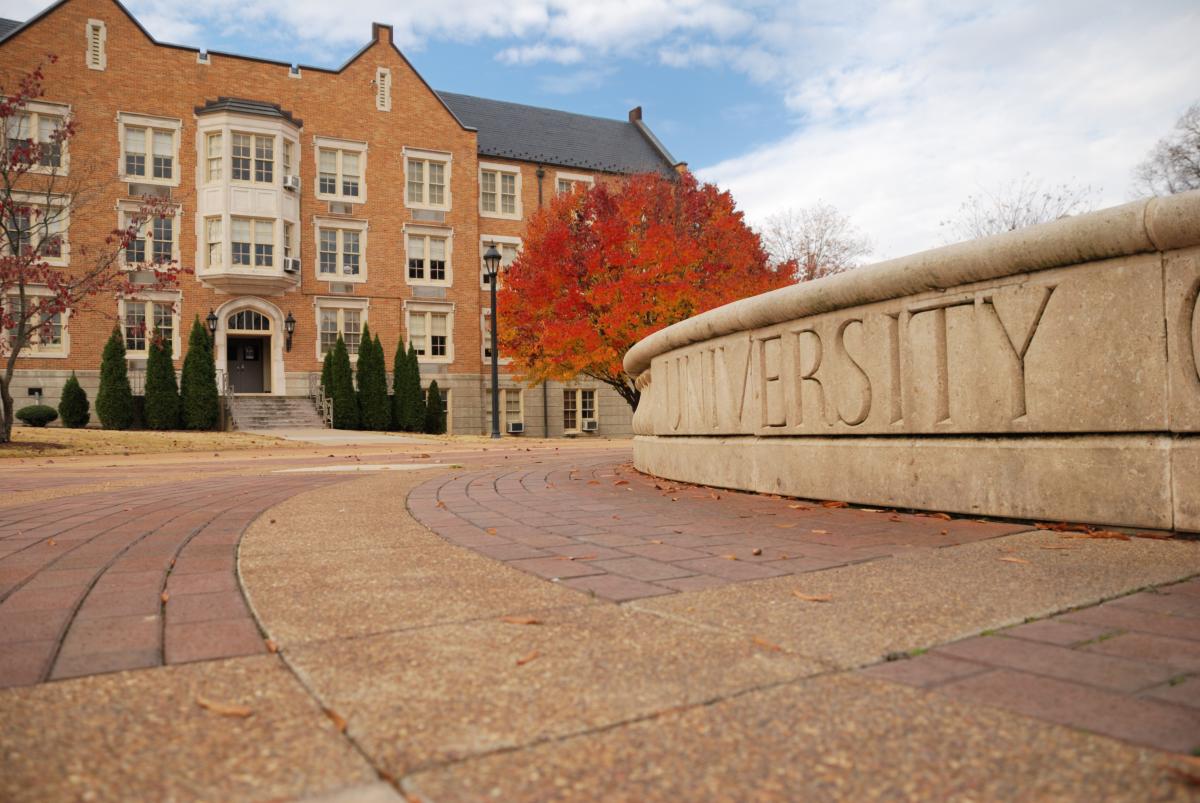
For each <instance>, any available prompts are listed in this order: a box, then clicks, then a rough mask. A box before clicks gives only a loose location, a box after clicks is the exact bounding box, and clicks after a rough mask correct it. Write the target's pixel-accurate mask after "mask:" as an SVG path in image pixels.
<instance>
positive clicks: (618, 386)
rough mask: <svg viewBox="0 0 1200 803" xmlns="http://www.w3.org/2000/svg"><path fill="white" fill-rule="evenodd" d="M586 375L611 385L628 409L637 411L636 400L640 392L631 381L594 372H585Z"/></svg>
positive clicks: (640, 397) (638, 400) (640, 394)
mask: <svg viewBox="0 0 1200 803" xmlns="http://www.w3.org/2000/svg"><path fill="white" fill-rule="evenodd" d="M587 376H590V377H591V378H592V379H598V380H599V381H601V382H603V383H604V384H606V385H608V386H609V387H611V388H612V389H613V390H615V391H616V392H617V395H618V396H620V397H621V398H622V399H624V400H625V402H626V403H627V404H628V405H629V409H630V410H632V411H633V412H635V413H636V412H637V408H638V402H640V401H641V400H642V392H641V391H640V390H638V389H637V388H636V387H635V386H634V384H633V383H632V382H628V381H626V380H625V379H624V378H621V379H613V378H612V377H607V376H597V375H596V374H587Z"/></svg>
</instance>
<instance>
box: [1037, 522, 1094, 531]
mask: <svg viewBox="0 0 1200 803" xmlns="http://www.w3.org/2000/svg"><path fill="white" fill-rule="evenodd" d="M1033 526H1034V527H1036V528H1037V529H1039V530H1053V531H1054V532H1056V533H1090V532H1091V531H1092V528H1091V527H1089V526H1087V525H1086V524H1068V523H1066V522H1065V521H1060V522H1058V523H1057V524H1047V523H1045V522H1040V521H1039V522H1034V525H1033Z"/></svg>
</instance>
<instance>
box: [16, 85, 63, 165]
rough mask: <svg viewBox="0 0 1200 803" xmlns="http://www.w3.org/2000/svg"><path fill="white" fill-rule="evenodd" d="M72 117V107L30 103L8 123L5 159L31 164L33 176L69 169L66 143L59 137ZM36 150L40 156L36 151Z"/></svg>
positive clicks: (36, 102)
mask: <svg viewBox="0 0 1200 803" xmlns="http://www.w3.org/2000/svg"><path fill="white" fill-rule="evenodd" d="M69 113H70V107H69V106H63V105H60V104H56V103H42V102H38V101H27V102H26V103H25V105H24V106H23V107H22V110H21V111H19V112H14V113H13V114H12V115H10V116H9V117H8V119H7V121H6V125H5V131H4V155H5V156H6V157H7V158H8V159H10V160H11V159H14V158H15V159H16V160H17V161H20V162H24V163H30V164H31V169H32V170H33V171H34V172H51V171H57V169H58V168H63V167H66V161H65V159H64V154H63V143H62V142H61V141H60V140H59V138H58V137H57V136H56V132H58V131H59V130H60V129H61V128H62V127H63V121H64V120H65V119H66V117H67V115H68V114H69ZM35 146H36V148H37V153H34V151H33V149H34V147H35Z"/></svg>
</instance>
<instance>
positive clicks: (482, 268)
mask: <svg viewBox="0 0 1200 803" xmlns="http://www.w3.org/2000/svg"><path fill="white" fill-rule="evenodd" d="M492 243H495V244H496V245H515V246H516V247H517V254H518V255H519V254H520V253H521V238H520V237H512V236H509V235H506V234H505V235H501V234H481V235H479V289H480V290H490V289H491V285H490V284H488V283H487V282H485V281H484V280H483V277H484V275H485V274H486V272H487V266H486V265H484V264H483V255H484V254H486V253H487V250H488V246H489V245H491V244H492ZM503 286H504V285H502V284H497V285H496V289H497V290H499V289H500V288H501V287H503Z"/></svg>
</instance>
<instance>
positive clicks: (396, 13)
mask: <svg viewBox="0 0 1200 803" xmlns="http://www.w3.org/2000/svg"><path fill="white" fill-rule="evenodd" d="M127 5H128V7H129V8H130V10H131V11H132V12H133V13H134V14H135V15H136V16H137V17H138V18H139V19H140V20H141V21H142V23H143V24H144V25H145V26H146V28H147V29H149V31H150V32H151V33H152V34H153V35H154V36H155V37H157V38H159V39H160V40H164V41H168V42H176V43H179V44H186V45H192V46H197V47H206V48H209V49H213V50H224V51H231V52H235V53H241V54H246V55H255V56H261V57H266V58H273V59H279V60H283V61H289V62H299V63H301V64H315V65H320V66H338V65H340V64H341V63H343V62H344V61H345V60H346V59H347V58H349V57H350V56H351V55H353V53H354V52H355V51H357V50H358V49H359V48H360V47H362V46H363V45H364V44H365V43H366V41H367V40H368V39H369V38H370V32H371V27H370V23H371V22H372V21H378V22H384V23H389V24H391V25H393V26H395V36H396V42H397V44H398V45H399V46H400V48H401V49H402V50H403V51H404V52H405V54H406V55H407V56H408V57H409V59H410V61H412V62H413V64H414V66H415V67H416V68H417V70H418V71H420V72H421V74H422V75H423V76H424V77H425V79H426V80H427V81H428V82H429V83H430V84H431V85H432V86H434V87H435V88H437V89H442V90H449V91H454V92H462V93H465V94H473V95H482V96H485V97H491V98H497V99H501V100H510V101H516V102H520V103H529V104H533V105H538V106H548V107H552V108H558V109H565V110H568V111H575V112H581V113H585V114H594V115H600V116H604V117H614V118H623V117H624V116H625V114H626V112H627V111H628V110H629V109H630V108H632V107H633V106H636V105H641V106H643V107H644V114H645V121H646V123H647V124H648V125H649V126H650V127H651V128H652V129H653V130H654V131H655V133H656V134H657V135H658V136H659V138H660V139H661V140H662V141H663V143H664V144H665V145H666V146H667V148H668V149H670V150H671V151H672V153H673V154H674V155H675V157H676V158H677V159H680V160H682V161H686V162H688V164H689V165H690V167H691V168H692V170H694V171H695V172H696V173H697V174H698V175H699V176H700V177H701V178H702V179H704V180H707V181H713V182H715V183H717V184H718V185H720V186H721V187H723V188H725V189H728V190H730V191H731V192H732V193H733V195H734V198H735V199H736V201H737V203H738V205H739V207H740V208H741V209H742V210H743V211H744V212H745V213H746V216H747V218H748V220H749V221H750V222H751V223H752V224H758V223H761V222H762V221H763V220H764V218H766V217H767V216H769V215H771V214H773V213H775V212H779V211H782V210H785V209H787V208H800V207H804V206H808V205H810V204H813V203H816V202H818V201H821V202H825V203H831V204H833V205H835V206H836V207H838V208H839V209H840V210H841V211H842V212H844V213H845V214H847V215H848V216H849V217H850V218H851V219H852V220H853V221H854V223H855V224H856V225H857V226H858V227H859V228H860V229H861V230H862V231H863V232H864V233H865V234H867V235H868V236H869V237H870V239H871V241H872V243H873V246H874V257H873V258H874V259H882V258H889V257H895V256H901V255H904V254H907V253H912V252H915V251H918V250H922V249H925V248H930V247H934V246H937V245H940V244H942V243H943V242H945V240H946V229H945V227H942V226H940V225H939V224H940V223H941V222H942V221H945V220H948V219H950V218H952V217H953V216H954V215H955V214H956V212H957V210H958V208H959V206H960V204H961V203H962V202H963V200H964V199H965V198H966V197H967V196H968V195H971V194H978V193H980V192H986V191H993V190H996V189H997V188H1000V187H1002V186H1005V185H1007V184H1010V183H1012V182H1014V181H1018V180H1021V179H1022V178H1023V177H1029V178H1030V179H1032V180H1034V181H1036V182H1041V183H1044V184H1046V185H1057V184H1063V183H1067V184H1071V185H1073V186H1079V187H1084V186H1086V187H1090V188H1091V196H1090V197H1092V198H1093V199H1094V201H1095V202H1096V204H1097V205H1098V206H1109V205H1114V204H1119V203H1123V202H1125V201H1128V200H1130V199H1131V197H1132V195H1131V193H1130V183H1131V172H1132V170H1133V168H1134V167H1135V166H1136V164H1137V163H1138V162H1140V161H1141V160H1142V159H1143V158H1144V157H1145V155H1146V153H1147V152H1148V151H1149V149H1150V148H1151V147H1152V146H1153V144H1154V143H1155V142H1156V141H1157V140H1158V139H1159V138H1160V137H1162V136H1163V135H1165V134H1166V133H1167V132H1168V131H1169V130H1170V128H1171V126H1172V125H1173V124H1174V121H1175V120H1176V119H1177V118H1178V116H1179V115H1180V114H1181V113H1182V112H1183V111H1184V109H1186V108H1187V106H1188V105H1190V104H1191V103H1193V102H1196V101H1198V100H1200V47H1197V42H1200V2H1197V1H1196V0H1144V2H1139V3H1130V2H1127V0H1124V1H1123V2H1112V1H1111V0H1028V1H1026V0H987V2H977V1H976V0H900V1H898V2H876V3H864V2H857V0H812V1H808V0H805V1H804V2H798V1H797V0H790V1H789V0H781V1H778V2H777V1H776V0H742V2H730V0H601V1H600V2H595V1H593V0H508V2H504V3H496V2H494V0H439V1H438V2H430V1H429V0H423V1H422V2H411V1H406V0H356V2H349V3H347V2H343V3H334V2H330V1H329V0H188V2H187V3H181V2H177V1H176V0H128V2H127ZM29 14H30V11H29V3H28V0H0V16H6V17H10V18H17V19H20V18H23V17H27V16H28V15H29Z"/></svg>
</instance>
